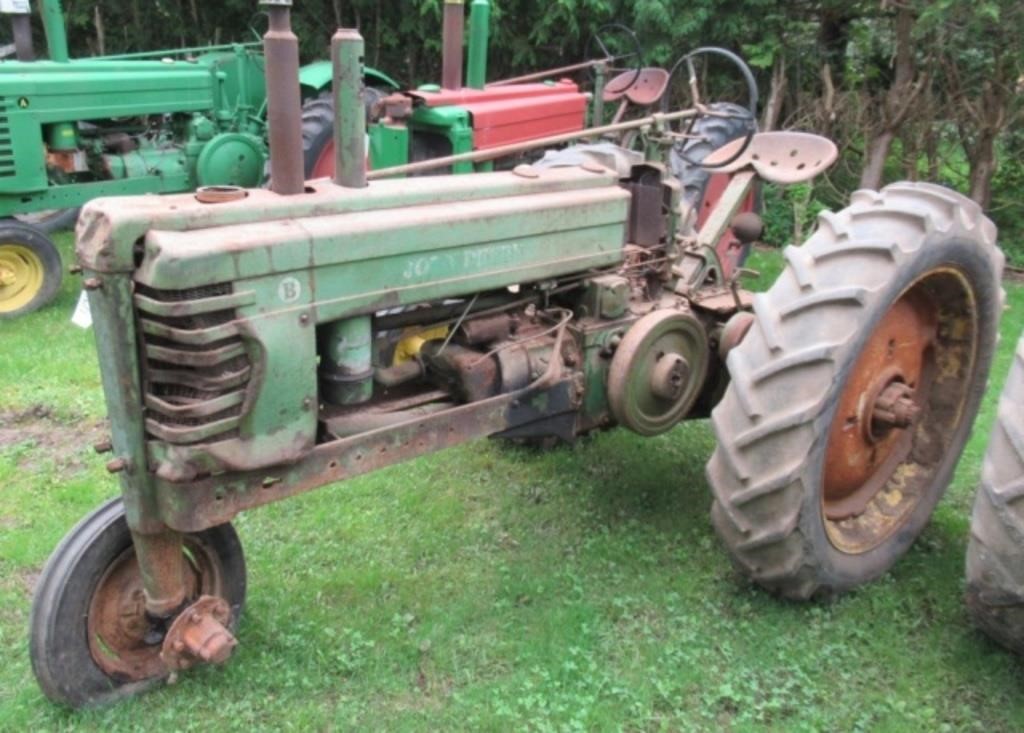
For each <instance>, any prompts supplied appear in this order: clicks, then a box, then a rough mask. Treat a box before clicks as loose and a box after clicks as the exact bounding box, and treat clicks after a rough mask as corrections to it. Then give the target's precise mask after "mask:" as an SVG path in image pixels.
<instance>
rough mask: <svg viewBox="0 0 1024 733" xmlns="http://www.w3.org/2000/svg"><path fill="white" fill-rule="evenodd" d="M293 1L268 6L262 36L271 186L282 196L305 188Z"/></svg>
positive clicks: (293, 193) (300, 100)
mask: <svg viewBox="0 0 1024 733" xmlns="http://www.w3.org/2000/svg"><path fill="white" fill-rule="evenodd" d="M290 5H291V3H288V4H284V3H280V2H275V3H273V4H271V5H268V6H267V15H268V17H269V18H270V27H269V29H268V30H267V33H266V35H264V36H263V53H264V56H265V57H266V64H265V68H266V74H267V127H268V128H269V129H268V132H269V142H270V188H271V190H272V191H274V193H277V194H281V195H282V196H292V195H295V194H300V193H302V192H303V191H304V190H305V178H306V177H305V172H304V170H303V159H302V98H301V92H300V89H299V85H298V84H296V83H295V80H296V79H297V78H298V75H299V39H298V38H297V37H296V36H295V34H294V33H292V25H291V8H290V7H289V6H290Z"/></svg>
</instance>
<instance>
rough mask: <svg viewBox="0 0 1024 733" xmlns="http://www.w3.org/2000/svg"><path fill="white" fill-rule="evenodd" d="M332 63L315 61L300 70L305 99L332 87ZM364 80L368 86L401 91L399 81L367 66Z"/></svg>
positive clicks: (300, 80)
mask: <svg viewBox="0 0 1024 733" xmlns="http://www.w3.org/2000/svg"><path fill="white" fill-rule="evenodd" d="M331 75H332V71H331V62H330V61H314V62H313V63H311V64H306V65H305V66H303V67H302V68H301V69H299V85H300V86H301V87H302V97H303V99H306V98H309V97H314V96H316V95H318V94H319V93H320V92H322V91H324V90H325V89H329V88H330V86H331ZM363 78H364V81H365V82H366V85H367V86H372V87H387V88H388V89H390V90H397V89H399V84H398V82H397V81H395V80H394V79H392V78H391V77H390V76H388V75H387V74H385V73H384V72H382V71H378V70H377V69H372V68H370V67H369V66H367V67H366V68H365V69H364V70H363Z"/></svg>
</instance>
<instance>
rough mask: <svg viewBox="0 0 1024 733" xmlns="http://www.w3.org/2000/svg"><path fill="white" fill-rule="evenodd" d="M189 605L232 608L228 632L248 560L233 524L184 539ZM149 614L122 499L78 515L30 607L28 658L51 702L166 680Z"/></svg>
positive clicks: (84, 701)
mask: <svg viewBox="0 0 1024 733" xmlns="http://www.w3.org/2000/svg"><path fill="white" fill-rule="evenodd" d="M182 551H183V553H184V555H185V568H186V578H185V584H186V588H187V591H188V592H187V596H186V601H187V602H188V603H191V602H192V601H195V600H196V599H198V598H199V597H200V596H204V595H206V596H216V597H219V598H222V599H224V600H225V601H227V602H228V605H229V607H230V609H231V620H230V626H231V628H232V630H233V629H234V627H235V625H236V624H237V623H238V618H239V615H240V614H241V612H242V606H243V604H244V603H245V559H244V557H243V554H242V544H241V542H240V541H239V539H238V535H237V534H236V533H235V530H234V528H232V526H231V525H230V524H223V525H220V526H217V527H213V528H212V529H208V530H206V531H204V532H198V533H196V534H189V535H185V536H184V542H183V545H182ZM158 632H159V629H154V623H153V620H152V619H150V618H149V617H148V615H147V614H146V610H145V597H144V595H143V590H142V575H141V574H140V572H139V564H138V561H137V560H136V557H135V550H134V548H133V546H132V536H131V532H130V531H129V530H128V523H127V521H126V520H125V513H124V503H123V502H122V501H121V499H120V498H117V499H113V500H111V501H108V502H107V503H106V504H104V505H103V506H101V507H100V508H99V509H97V510H96V511H94V512H93V513H92V514H90V515H89V516H87V517H86V518H85V519H83V520H82V521H81V522H80V523H79V524H78V525H76V526H75V528H74V529H72V530H71V531H70V532H69V533H68V534H67V536H66V537H65V538H64V539H63V540H62V541H61V543H60V545H58V547H57V549H56V550H54V552H53V554H52V555H51V556H50V559H49V560H48V561H47V563H46V567H45V568H44V569H43V572H42V574H41V575H40V577H39V584H38V586H37V587H36V592H35V597H34V598H33V602H32V617H31V638H30V642H29V653H30V656H31V659H32V670H33V671H34V672H35V675H36V680H38V682H39V686H40V687H41V688H42V690H43V692H44V693H45V694H46V696H47V697H48V698H50V699H51V700H53V701H54V702H57V703H61V704H64V705H67V706H69V707H73V708H79V707H86V706H94V705H103V704H107V703H111V702H115V701H117V700H119V699H121V698H123V697H127V696H129V695H133V694H137V693H139V692H142V691H144V690H146V689H148V688H150V687H151V686H153V685H154V684H157V683H159V682H160V681H161V680H163V679H164V678H166V677H167V676H168V674H169V670H168V669H167V668H166V667H165V666H164V663H163V661H162V660H161V659H160V649H161V642H162V641H163V637H162V634H160V633H158Z"/></svg>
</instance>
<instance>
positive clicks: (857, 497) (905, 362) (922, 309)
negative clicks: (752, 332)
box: [823, 288, 938, 520]
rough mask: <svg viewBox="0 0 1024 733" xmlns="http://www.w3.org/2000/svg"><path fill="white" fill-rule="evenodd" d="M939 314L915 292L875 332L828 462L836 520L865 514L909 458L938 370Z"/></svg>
mask: <svg viewBox="0 0 1024 733" xmlns="http://www.w3.org/2000/svg"><path fill="white" fill-rule="evenodd" d="M937 312H938V308H937V307H936V303H935V302H934V301H933V300H932V298H931V297H929V296H928V295H927V294H926V293H925V292H924V291H923V290H922V289H919V288H918V289H913V290H911V291H910V292H908V293H907V294H906V295H904V296H903V297H902V298H900V299H899V300H898V301H896V303H894V304H893V306H892V307H891V308H890V309H889V311H888V313H886V315H885V317H884V318H883V319H882V321H881V322H880V323H879V324H878V326H877V327H876V328H875V330H874V332H873V333H872V334H871V337H870V339H869V340H868V342H867V343H866V344H865V346H864V349H863V351H862V352H861V355H860V357H859V358H858V361H857V364H856V366H855V367H854V369H853V371H852V372H851V374H850V375H849V377H848V378H847V381H846V384H845V386H844V387H843V392H842V395H841V396H840V398H839V403H838V407H837V411H836V417H835V419H834V421H833V423H832V427H831V429H830V432H829V438H828V448H827V452H826V458H825V473H824V483H823V492H824V511H825V515H826V517H828V518H829V519H832V520H840V519H845V518H848V517H855V516H858V515H860V514H861V513H863V512H864V510H865V508H866V507H867V505H868V504H869V503H870V502H871V500H872V499H873V498H874V497H875V495H876V494H877V493H878V492H879V490H880V489H881V488H882V487H883V486H884V485H885V483H886V482H887V481H888V480H889V478H890V476H891V475H892V472H893V471H894V470H895V469H896V467H897V466H898V465H899V464H900V463H901V462H902V461H903V460H904V459H905V458H906V457H907V455H908V454H909V452H910V450H911V447H912V445H913V442H912V438H913V432H912V430H909V429H907V428H910V427H912V425H913V418H914V417H916V416H917V414H918V413H919V412H920V405H921V404H923V403H924V402H926V401H927V399H928V390H929V389H930V388H931V379H932V373H933V372H934V369H935V366H934V364H932V354H931V346H932V343H933V342H934V340H935V337H936V329H937V326H938V320H937V316H936V313H937ZM901 385H902V386H901ZM908 403H909V404H908Z"/></svg>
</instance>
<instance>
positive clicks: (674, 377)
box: [651, 354, 690, 400]
mask: <svg viewBox="0 0 1024 733" xmlns="http://www.w3.org/2000/svg"><path fill="white" fill-rule="evenodd" d="M689 378H690V363H689V362H688V361H686V358H685V357H683V356H681V355H680V354H663V355H661V356H660V357H659V358H658V361H657V362H656V363H655V364H654V368H653V369H652V370H651V391H652V392H654V394H656V395H658V396H659V397H662V398H664V399H666V400H677V399H679V396H680V395H681V394H682V393H683V390H684V389H685V388H686V383H687V381H689Z"/></svg>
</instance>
